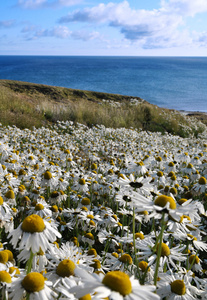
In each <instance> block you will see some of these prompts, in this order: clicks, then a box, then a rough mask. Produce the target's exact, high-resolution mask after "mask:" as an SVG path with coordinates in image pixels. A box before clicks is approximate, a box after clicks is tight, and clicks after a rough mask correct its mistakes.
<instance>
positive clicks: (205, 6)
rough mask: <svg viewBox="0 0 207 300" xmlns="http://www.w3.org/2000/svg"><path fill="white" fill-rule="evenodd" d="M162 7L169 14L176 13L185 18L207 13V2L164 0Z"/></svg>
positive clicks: (200, 0) (202, 0)
mask: <svg viewBox="0 0 207 300" xmlns="http://www.w3.org/2000/svg"><path fill="white" fill-rule="evenodd" d="M161 5H162V7H163V8H164V9H166V10H167V11H169V12H174V13H176V14H180V15H183V16H192V17H193V16H194V15H196V14H197V13H202V12H206V11H207V1H206V0H169V1H168V2H167V1H165V0H163V1H161Z"/></svg>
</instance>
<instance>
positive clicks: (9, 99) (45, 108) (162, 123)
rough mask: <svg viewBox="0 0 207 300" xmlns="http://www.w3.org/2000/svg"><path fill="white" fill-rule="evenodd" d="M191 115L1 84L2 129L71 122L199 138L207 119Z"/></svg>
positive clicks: (89, 94)
mask: <svg viewBox="0 0 207 300" xmlns="http://www.w3.org/2000/svg"><path fill="white" fill-rule="evenodd" d="M191 115H192V116H193V118H192V116H191ZM191 115H190V116H188V115H185V114H182V113H180V112H177V111H174V110H168V109H163V108H160V107H158V106H156V105H152V104H150V103H148V102H147V101H145V100H143V99H141V98H139V97H134V96H123V95H118V94H109V93H102V92H95V91H84V90H77V89H69V88H63V87H54V86H47V85H42V84H34V83H28V82H20V81H13V80H0V122H1V123H2V125H16V126H17V127H19V128H32V127H33V126H35V127H40V126H42V125H49V124H50V123H54V122H56V121H58V120H71V121H74V122H79V123H83V124H86V125H88V126H92V125H96V124H103V125H105V126H106V127H115V128H118V127H126V128H130V127H133V128H142V129H144V130H149V131H161V132H165V131H167V132H169V133H172V134H178V135H180V136H183V137H185V136H189V135H190V134H194V135H196V136H197V135H198V134H199V133H201V132H203V131H204V130H205V125H204V124H207V115H206V114H201V113H197V114H191ZM194 117H196V119H195V118H194ZM200 121H202V122H200Z"/></svg>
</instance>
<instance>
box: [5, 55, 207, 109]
mask: <svg viewBox="0 0 207 300" xmlns="http://www.w3.org/2000/svg"><path fill="white" fill-rule="evenodd" d="M0 79H13V80H21V81H27V82H34V83H42V84H48V85H53V86H62V87H68V88H75V89H82V90H91V91H99V92H106V93H117V94H122V95H129V96H132V97H133V96H138V97H141V98H143V99H145V100H147V101H148V102H150V103H153V104H156V105H158V106H161V107H166V108H173V109H178V110H187V111H202V112H207V57H114V56H113V57H103V56H0Z"/></svg>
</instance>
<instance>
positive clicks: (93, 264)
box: [90, 259, 101, 269]
mask: <svg viewBox="0 0 207 300" xmlns="http://www.w3.org/2000/svg"><path fill="white" fill-rule="evenodd" d="M90 266H91V267H93V268H94V269H100V268H101V263H100V261H99V260H98V259H93V263H92V264H91V265H90Z"/></svg>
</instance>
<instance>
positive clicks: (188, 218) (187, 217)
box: [180, 215, 191, 223]
mask: <svg viewBox="0 0 207 300" xmlns="http://www.w3.org/2000/svg"><path fill="white" fill-rule="evenodd" d="M184 219H187V220H188V221H189V222H190V223H191V218H190V217H189V216H187V215H182V216H181V217H180V223H182V222H183V220H184Z"/></svg>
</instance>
